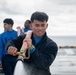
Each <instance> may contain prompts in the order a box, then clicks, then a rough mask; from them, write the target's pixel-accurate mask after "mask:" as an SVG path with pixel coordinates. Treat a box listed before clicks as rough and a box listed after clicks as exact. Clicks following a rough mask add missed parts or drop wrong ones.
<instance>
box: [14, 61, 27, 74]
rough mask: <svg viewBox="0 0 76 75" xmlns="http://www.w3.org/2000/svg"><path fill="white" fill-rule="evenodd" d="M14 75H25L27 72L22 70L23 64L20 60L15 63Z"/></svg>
mask: <svg viewBox="0 0 76 75" xmlns="http://www.w3.org/2000/svg"><path fill="white" fill-rule="evenodd" d="M14 75H27V72H26V70H25V68H24V64H23V62H22V61H21V60H19V61H17V64H16V67H15V70H14Z"/></svg>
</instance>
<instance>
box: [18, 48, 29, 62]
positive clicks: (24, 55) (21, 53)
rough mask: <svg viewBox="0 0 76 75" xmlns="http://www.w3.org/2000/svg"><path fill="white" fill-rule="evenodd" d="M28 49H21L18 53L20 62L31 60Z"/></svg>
mask: <svg viewBox="0 0 76 75" xmlns="http://www.w3.org/2000/svg"><path fill="white" fill-rule="evenodd" d="M27 50H28V49H24V48H21V50H20V52H18V60H22V61H24V59H29V58H30V50H28V56H26V51H27Z"/></svg>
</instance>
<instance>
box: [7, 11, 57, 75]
mask: <svg viewBox="0 0 76 75" xmlns="http://www.w3.org/2000/svg"><path fill="white" fill-rule="evenodd" d="M47 21H48V15H47V14H46V13H44V12H38V11H36V12H34V13H33V14H32V15H31V25H30V27H31V29H32V36H31V38H25V37H26V34H24V35H21V36H19V37H18V38H16V39H13V40H11V41H10V42H9V43H8V44H7V47H6V48H7V51H8V53H9V54H10V55H14V56H16V55H17V52H18V51H20V49H21V46H22V43H24V42H27V49H28V50H29V49H30V58H29V59H24V64H25V65H27V66H28V72H30V74H29V75H51V72H50V66H51V64H52V63H53V61H54V60H55V58H56V55H57V51H58V46H57V44H56V43H55V42H54V41H53V40H52V39H51V38H49V37H48V36H47V32H46V29H47V28H48V23H47ZM26 55H27V54H26ZM25 68H26V67H25Z"/></svg>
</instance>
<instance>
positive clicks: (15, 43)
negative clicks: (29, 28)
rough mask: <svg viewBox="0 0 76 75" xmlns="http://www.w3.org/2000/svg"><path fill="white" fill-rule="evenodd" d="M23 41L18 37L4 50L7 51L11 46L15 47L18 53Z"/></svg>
mask: <svg viewBox="0 0 76 75" xmlns="http://www.w3.org/2000/svg"><path fill="white" fill-rule="evenodd" d="M23 39H24V37H22V36H19V37H17V38H16V39H13V40H11V41H10V42H8V44H7V45H6V50H8V47H10V46H13V47H16V48H17V49H18V51H20V48H21V46H22V43H23Z"/></svg>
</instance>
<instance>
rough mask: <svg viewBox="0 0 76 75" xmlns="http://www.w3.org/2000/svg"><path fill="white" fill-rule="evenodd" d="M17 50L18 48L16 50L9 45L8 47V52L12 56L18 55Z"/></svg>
mask: <svg viewBox="0 0 76 75" xmlns="http://www.w3.org/2000/svg"><path fill="white" fill-rule="evenodd" d="M17 51H18V50H17V48H16V47H13V46H10V47H9V48H8V53H9V54H11V55H13V56H16V55H18V54H17Z"/></svg>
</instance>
